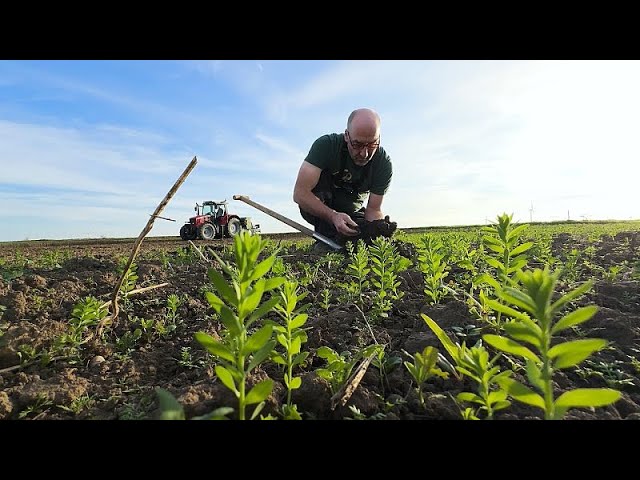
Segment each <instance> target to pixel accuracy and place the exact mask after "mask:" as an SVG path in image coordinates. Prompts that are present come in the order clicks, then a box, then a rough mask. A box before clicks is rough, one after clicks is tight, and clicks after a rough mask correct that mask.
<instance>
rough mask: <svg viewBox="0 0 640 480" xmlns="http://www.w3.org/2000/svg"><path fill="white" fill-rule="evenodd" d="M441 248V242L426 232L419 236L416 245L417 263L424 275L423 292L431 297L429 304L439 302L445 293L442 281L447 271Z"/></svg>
mask: <svg viewBox="0 0 640 480" xmlns="http://www.w3.org/2000/svg"><path fill="white" fill-rule="evenodd" d="M442 250H443V245H442V242H441V241H440V240H438V239H436V238H435V237H434V236H433V235H428V234H425V235H424V236H423V237H422V238H421V243H420V244H419V246H418V265H419V268H420V271H421V272H422V276H423V277H424V285H425V289H424V293H425V294H427V296H428V297H429V298H430V299H431V301H430V303H431V304H437V303H440V300H441V299H442V298H444V297H445V296H446V295H447V290H445V289H444V288H443V281H444V279H445V277H446V276H447V275H448V272H447V271H446V270H447V263H446V261H444V253H443V252H442Z"/></svg>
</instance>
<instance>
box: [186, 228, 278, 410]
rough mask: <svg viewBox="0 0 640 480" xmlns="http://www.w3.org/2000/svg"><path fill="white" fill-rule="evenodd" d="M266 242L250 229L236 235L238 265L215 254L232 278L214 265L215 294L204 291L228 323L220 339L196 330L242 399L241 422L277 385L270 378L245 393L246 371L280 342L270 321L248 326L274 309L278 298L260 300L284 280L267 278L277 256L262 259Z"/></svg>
mask: <svg viewBox="0 0 640 480" xmlns="http://www.w3.org/2000/svg"><path fill="white" fill-rule="evenodd" d="M265 244H266V243H265V241H264V240H262V239H261V238H260V235H251V234H250V233H249V232H248V231H242V232H241V233H240V234H239V235H236V236H235V237H234V242H233V245H234V253H235V264H236V267H237V268H236V269H234V268H231V265H230V264H228V263H227V262H225V261H224V260H222V259H221V258H220V257H219V256H218V255H217V254H216V253H215V252H212V254H213V255H214V257H215V258H216V260H217V261H218V263H219V264H220V266H221V268H222V270H223V271H224V273H226V274H227V276H228V277H229V279H228V280H227V279H225V277H224V276H223V275H222V274H221V273H220V272H218V271H217V270H216V269H214V268H210V269H209V271H208V274H209V278H210V280H211V282H212V283H213V285H214V288H215V290H216V293H214V292H206V293H205V296H206V298H207V301H208V302H209V304H210V305H211V306H212V307H213V309H214V310H215V311H216V312H217V313H218V314H219V315H220V319H221V321H222V323H223V324H224V327H225V331H224V332H223V337H224V338H223V340H222V341H219V340H216V339H214V338H213V337H212V336H211V335H208V334H206V333H204V332H198V333H196V340H198V342H200V344H201V345H202V346H203V347H205V348H206V350H207V351H208V352H209V353H210V354H212V355H213V356H214V357H215V358H216V359H217V360H218V362H219V364H218V365H216V367H215V371H216V375H217V376H218V379H219V380H220V381H221V382H222V384H223V385H224V386H225V387H227V388H228V389H229V390H231V391H232V392H233V393H234V395H235V396H236V398H237V399H238V418H239V419H240V420H245V418H246V414H245V412H246V407H247V406H248V405H254V404H256V407H255V409H254V410H253V413H252V414H251V417H250V418H251V419H254V418H256V417H257V416H258V414H259V413H260V411H261V410H262V409H263V407H264V405H265V400H266V398H267V397H268V396H269V395H270V393H271V390H272V389H273V380H271V379H267V380H263V381H261V382H258V383H257V384H256V385H254V386H253V388H252V389H251V390H250V391H249V392H248V393H246V381H247V377H248V375H249V374H250V373H251V371H252V370H254V369H255V368H256V367H257V366H258V365H260V363H262V362H263V361H264V360H265V359H266V358H267V357H268V356H269V354H270V353H271V351H272V350H273V347H274V345H275V343H276V342H275V340H272V338H271V337H272V334H273V326H272V325H270V324H265V325H263V326H262V327H260V328H258V330H257V331H255V332H254V333H253V334H251V335H250V334H249V328H250V327H251V326H252V325H253V324H254V323H255V322H257V321H258V320H260V319H261V318H263V317H264V316H266V315H267V314H268V313H269V312H272V311H273V310H274V309H275V306H276V305H277V304H278V303H279V302H280V297H279V296H272V297H271V298H270V299H269V300H266V301H265V302H262V297H263V295H264V294H265V293H266V292H269V291H272V290H274V289H276V288H278V287H279V286H280V285H282V284H283V282H284V280H285V279H284V278H282V277H275V278H268V279H267V278H266V276H267V274H268V273H269V270H271V267H272V266H273V264H274V262H275V259H276V256H275V255H276V254H275V253H273V254H271V256H269V257H267V258H266V259H265V260H262V261H261V262H258V256H259V255H260V252H261V251H262V250H263V248H264V246H265ZM261 302H262V303H261Z"/></svg>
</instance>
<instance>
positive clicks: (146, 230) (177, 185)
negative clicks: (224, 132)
mask: <svg viewBox="0 0 640 480" xmlns="http://www.w3.org/2000/svg"><path fill="white" fill-rule="evenodd" d="M196 163H198V159H197V158H196V157H193V159H192V160H191V162H189V165H187V168H185V170H184V172H182V175H180V177H179V178H178V180H176V183H174V184H173V187H171V190H169V192H168V193H167V194H166V195H165V197H164V198H163V199H162V201H161V202H160V204H159V205H158V206H157V207H156V210H155V211H154V212H153V215H151V218H150V219H149V221H148V222H147V224H146V225H145V227H144V228H143V229H142V232H140V235H138V239H137V240H136V242H135V244H134V245H133V249H132V250H131V255H130V256H129V261H128V262H127V264H126V265H125V267H124V271H123V272H122V276H121V277H120V280H119V281H118V282H117V284H116V286H115V288H114V289H113V294H112V295H113V298H112V299H111V308H112V312H111V315H110V316H109V315H107V316H106V317H105V318H103V319H102V321H101V322H100V324H99V325H98V329H97V334H98V337H100V336H101V335H102V330H103V329H104V326H105V325H106V324H107V323H108V322H110V321H111V323H115V320H117V318H118V313H119V311H118V294H119V293H120V288H121V287H122V284H123V282H124V279H125V277H126V276H127V272H129V268H130V267H131V264H132V263H133V261H134V259H135V258H136V255H137V254H138V251H139V250H140V245H141V244H142V240H144V237H146V236H147V233H149V231H150V230H151V228H152V227H153V222H155V219H156V217H157V216H158V215H160V213H161V212H162V210H164V207H166V206H167V203H169V200H171V198H172V197H173V196H174V195H175V193H176V192H177V191H178V188H180V185H182V183H183V182H184V181H185V179H186V178H187V176H189V174H190V173H191V171H192V170H193V169H194V167H195V166H196Z"/></svg>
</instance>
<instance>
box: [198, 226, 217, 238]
mask: <svg viewBox="0 0 640 480" xmlns="http://www.w3.org/2000/svg"><path fill="white" fill-rule="evenodd" d="M199 233H200V238H201V239H203V240H213V239H214V238H216V233H218V232H217V229H216V226H215V225H214V224H213V223H203V224H202V225H200V231H199Z"/></svg>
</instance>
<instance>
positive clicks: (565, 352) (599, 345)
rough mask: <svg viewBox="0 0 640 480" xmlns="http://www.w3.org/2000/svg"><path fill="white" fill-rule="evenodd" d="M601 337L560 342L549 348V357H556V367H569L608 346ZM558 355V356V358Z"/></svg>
mask: <svg viewBox="0 0 640 480" xmlns="http://www.w3.org/2000/svg"><path fill="white" fill-rule="evenodd" d="M607 343H608V342H607V341H606V340H603V339H601V338H585V339H581V340H573V341H571V342H564V343H560V344H558V345H556V346H554V347H552V348H551V349H550V350H549V358H555V359H556V360H555V362H554V364H553V366H554V368H569V367H573V366H574V365H577V364H578V363H580V362H581V361H583V360H584V359H585V358H587V357H588V356H589V355H591V354H592V353H593V352H596V351H598V350H601V349H603V348H604V347H606V346H607ZM556 357H557V358H556Z"/></svg>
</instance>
